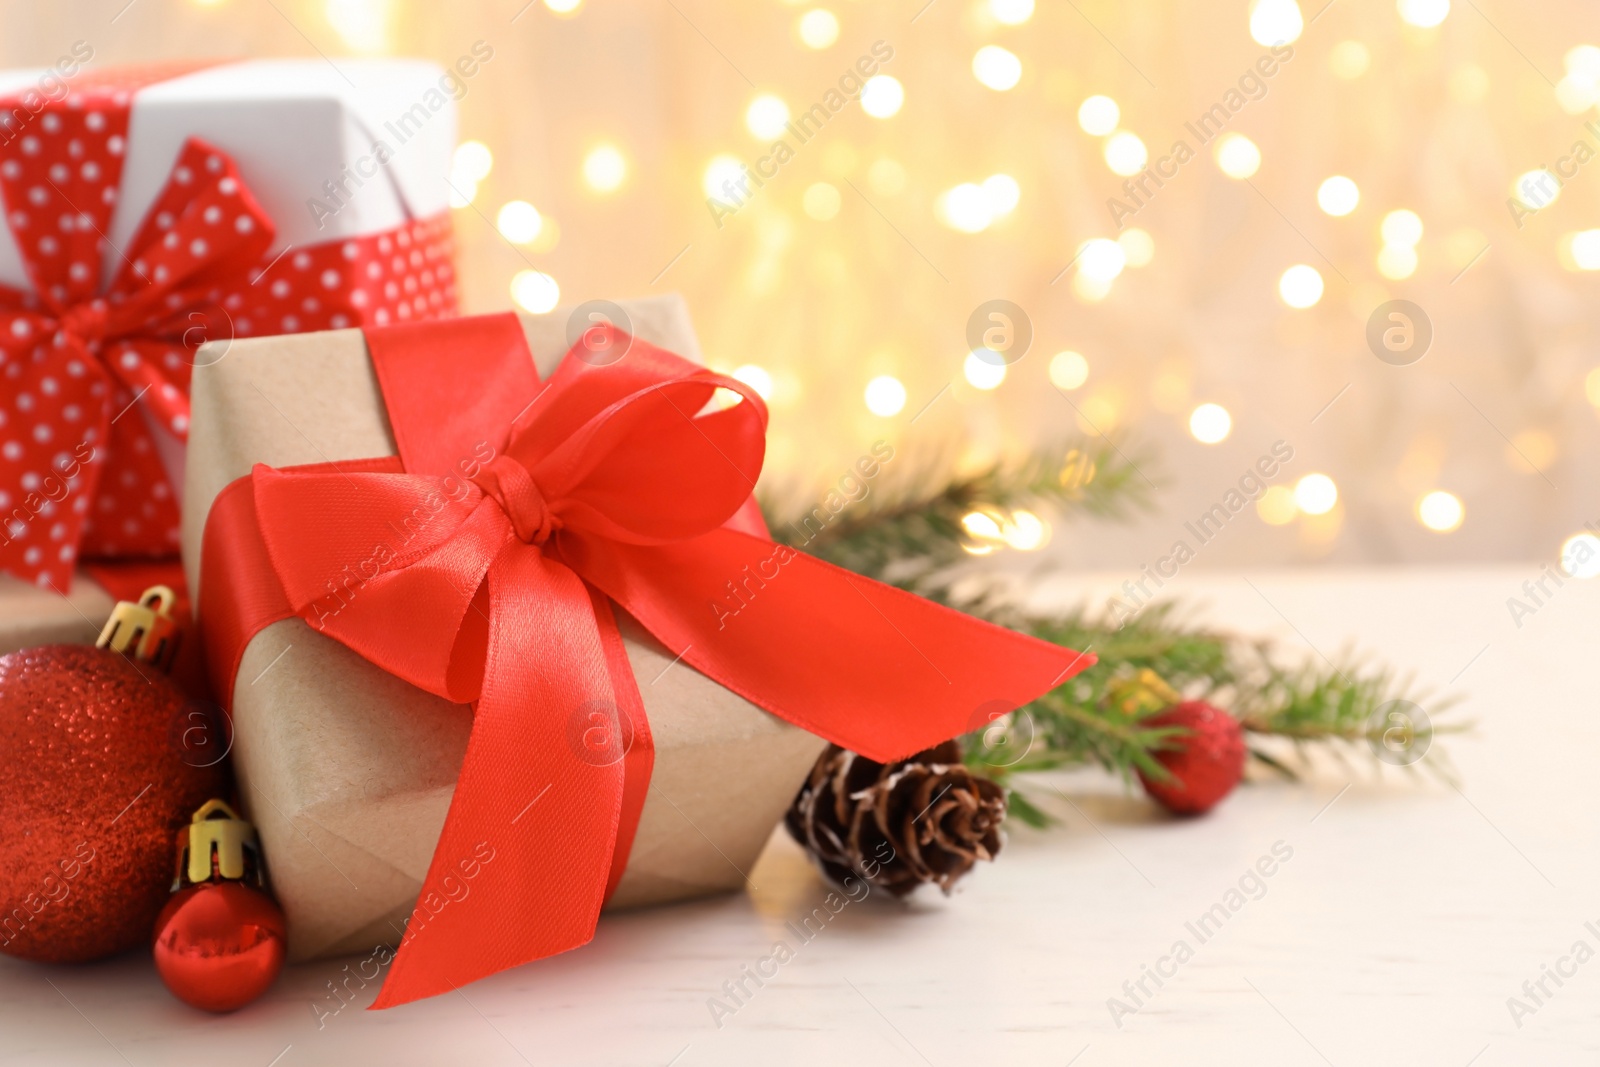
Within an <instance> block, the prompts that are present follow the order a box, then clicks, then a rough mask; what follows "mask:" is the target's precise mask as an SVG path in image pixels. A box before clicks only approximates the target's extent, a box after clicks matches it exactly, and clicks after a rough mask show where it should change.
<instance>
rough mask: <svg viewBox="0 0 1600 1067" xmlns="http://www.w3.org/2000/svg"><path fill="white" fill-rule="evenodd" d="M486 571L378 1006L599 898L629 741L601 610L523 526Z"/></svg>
mask: <svg viewBox="0 0 1600 1067" xmlns="http://www.w3.org/2000/svg"><path fill="white" fill-rule="evenodd" d="M488 581H489V604H490V622H489V646H488V655H487V661H486V663H485V669H484V685H483V692H482V695H481V696H480V697H479V700H478V703H477V705H476V706H475V709H474V719H473V726H472V737H471V739H470V740H469V741H468V743H467V754H466V758H465V760H464V762H463V764H462V767H461V776H460V778H459V779H458V780H457V782H456V791H455V796H454V798H453V799H452V801H451V804H450V812H449V814H448V816H447V817H446V818H445V825H444V832H443V833H442V834H441V835H440V838H439V844H438V847H437V848H436V849H435V851H434V854H433V860H432V863H431V864H430V866H429V869H428V875H427V878H426V879H425V880H424V882H423V885H422V892H421V894H420V895H419V897H418V899H417V906H416V909H415V910H414V911H413V912H412V914H411V918H410V920H409V921H408V925H407V929H406V931H405V934H404V936H403V938H402V939H401V942H400V948H399V951H398V953H397V954H396V956H395V960H394V963H393V964H392V965H391V967H390V970H389V976H388V978H387V980H386V981H385V982H384V985H383V989H382V990H381V991H380V993H379V994H378V998H377V1000H376V1001H374V1003H373V1005H372V1007H373V1008H374V1009H381V1008H388V1007H393V1006H394V1005H396V1004H404V1003H406V1002H408V1001H412V1000H417V999H420V998H422V997H429V996H434V995H437V994H439V993H448V992H450V991H452V990H454V989H456V988H458V987H460V986H462V985H465V984H467V983H469V982H473V981H476V980H477V979H479V978H483V977H485V976H487V975H490V974H494V973H495V972H497V971H502V970H505V969H507V968H509V967H516V966H518V965H520V964H523V963H527V962H529V961H531V960H536V959H539V958H541V957H544V956H552V955H555V954H556V953H559V952H565V951H566V950H568V949H572V948H577V947H578V946H580V945H583V944H585V943H587V942H588V941H589V940H590V939H591V938H592V937H593V936H594V929H595V924H596V922H597V921H598V919H599V916H600V907H601V904H602V903H603V902H604V898H605V893H606V885H607V880H608V879H607V876H608V873H609V871H610V868H611V863H612V851H613V843H614V842H615V841H616V838H617V829H618V820H619V817H620V814H621V810H622V801H623V794H624V763H625V753H624V751H623V746H622V744H621V731H620V730H619V729H618V711H617V707H618V701H617V698H616V694H615V689H614V687H613V684H612V675H611V670H610V668H609V666H608V658H607V650H606V647H605V639H604V638H603V636H602V633H601V622H600V621H599V620H597V618H596V615H595V608H594V604H593V602H592V601H591V599H590V592H589V590H588V589H587V588H586V587H585V585H584V583H583V582H582V580H581V579H579V578H578V576H577V575H575V574H573V573H572V572H571V571H570V570H568V569H567V568H566V567H564V566H562V565H561V564H560V563H557V562H555V561H553V560H552V559H550V558H549V557H548V556H546V555H544V554H543V553H541V552H540V551H539V550H537V549H534V548H531V547H529V546H527V545H523V544H521V543H519V542H510V543H508V544H507V546H506V547H505V548H504V549H502V551H501V553H500V555H499V556H498V557H497V558H496V560H495V562H494V565H493V566H492V567H491V568H490V571H489V575H488Z"/></svg>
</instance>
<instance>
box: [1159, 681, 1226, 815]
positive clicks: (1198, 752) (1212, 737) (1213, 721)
mask: <svg viewBox="0 0 1600 1067" xmlns="http://www.w3.org/2000/svg"><path fill="white" fill-rule="evenodd" d="M1144 722H1145V724H1146V725H1149V726H1182V727H1184V728H1186V729H1187V730H1189V731H1190V732H1189V733H1187V734H1185V735H1183V736H1180V737H1175V738H1173V740H1172V744H1174V745H1175V746H1176V747H1174V748H1169V749H1161V750H1159V751H1157V752H1154V753H1152V755H1154V756H1155V760H1156V762H1157V763H1159V764H1161V765H1162V766H1163V767H1165V768H1166V769H1167V771H1168V772H1170V774H1171V775H1172V777H1170V778H1167V779H1166V780H1164V781H1160V782H1157V781H1154V780H1152V779H1151V778H1150V777H1149V776H1147V775H1146V774H1145V773H1144V772H1143V771H1140V772H1139V781H1140V782H1142V783H1143V784H1144V791H1145V792H1146V793H1149V794H1150V795H1151V796H1152V797H1154V798H1155V799H1156V801H1157V802H1159V803H1160V804H1161V806H1162V807H1164V808H1166V809H1167V810H1168V811H1171V812H1174V813H1175V814H1178V815H1201V814H1204V813H1205V812H1208V811H1210V810H1211V809H1212V808H1214V807H1215V806H1216V805H1217V803H1218V802H1219V801H1221V800H1222V798H1223V797H1225V796H1227V795H1228V794H1229V793H1231V792H1233V787H1234V786H1236V785H1238V784H1239V779H1240V778H1241V777H1243V775H1244V761H1245V745H1244V731H1243V730H1242V729H1241V728H1240V726H1239V720H1237V719H1235V718H1234V717H1233V716H1232V715H1229V714H1228V713H1227V712H1225V711H1222V710H1221V709H1219V708H1216V707H1213V706H1212V705H1210V704H1207V703H1206V702H1205V701H1203V700H1185V701H1183V702H1181V703H1178V704H1174V705H1173V706H1172V707H1170V708H1168V709H1167V710H1166V711H1163V712H1161V713H1160V714H1157V715H1152V716H1150V717H1149V718H1148V719H1145V720H1144Z"/></svg>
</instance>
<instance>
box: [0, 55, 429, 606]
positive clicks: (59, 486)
mask: <svg viewBox="0 0 1600 1067" xmlns="http://www.w3.org/2000/svg"><path fill="white" fill-rule="evenodd" d="M187 69H188V68H187V67H185V68H173V69H171V70H169V69H167V68H161V67H148V68H144V67H138V68H123V69H117V70H107V71H103V72H101V73H100V74H98V75H95V76H91V75H87V74H85V75H80V76H79V78H78V79H77V80H76V81H75V82H74V87H73V89H72V91H71V92H70V93H68V94H66V95H65V96H63V97H61V98H60V99H53V100H49V101H43V102H41V100H40V98H39V97H38V94H37V93H33V92H32V91H30V92H28V93H23V94H21V95H18V96H12V97H3V98H0V194H3V195H4V198H5V216H6V224H7V226H8V227H9V228H10V231H11V235H12V237H13V239H14V240H15V243H16V246H17V251H18V252H19V254H20V256H21V259H22V264H23V266H24V268H25V270H26V272H27V276H28V280H29V281H30V282H31V289H30V290H29V291H22V290H18V289H11V288H8V287H5V286H0V571H3V572H6V573H9V574H13V575H16V576H18V577H21V578H24V579H26V580H28V581H32V582H36V583H37V584H39V585H41V586H46V587H53V588H56V589H59V590H65V589H67V588H68V585H69V583H70V581H71V576H72V571H73V565H74V563H75V561H77V560H78V559H79V558H80V557H82V558H84V559H92V558H98V559H125V558H158V557H172V556H175V555H176V554H177V551H178V540H179V534H178V499H177V493H176V492H175V491H174V488H173V485H172V482H171V481H170V480H169V477H168V466H169V464H168V463H165V462H163V458H162V456H163V453H165V454H166V455H167V456H168V458H169V459H173V458H175V457H176V456H177V455H180V454H181V448H182V443H183V442H184V441H185V440H186V438H187V436H188V430H189V378H190V374H191V372H192V370H193V366H194V359H195V353H196V350H197V349H198V348H199V347H200V345H202V344H204V343H206V342H207V341H227V340H230V339H232V338H234V337H245V336H250V335H253V334H271V333H295V332H298V331H301V330H326V329H340V328H343V327H346V326H356V325H361V324H363V323H367V322H372V323H376V324H379V325H382V324H384V323H387V322H390V321H401V322H403V321H406V320H408V319H430V318H437V317H440V316H448V315H452V314H454V313H455V307H456V297H455V280H454V272H453V270H452V267H451V262H450V261H451V256H452V238H451V232H450V220H449V217H448V215H445V214H441V215H438V216H434V217H430V218H421V219H412V220H410V221H407V222H404V223H402V224H401V225H399V226H398V227H396V228H395V229H392V230H386V231H382V232H379V233H374V234H366V235H362V236H359V237H351V238H346V239H343V240H331V241H326V242H322V243H319V244H312V245H306V246H301V247H296V248H293V249H291V248H289V247H285V248H283V249H281V250H275V246H274V232H275V231H274V227H273V224H272V221H271V219H270V218H269V217H268V215H267V214H266V212H265V211H264V210H263V209H262V208H261V206H260V205H259V203H257V201H256V199H255V198H254V197H253V196H252V195H251V193H250V191H249V189H248V188H246V186H245V183H244V182H243V181H242V180H241V178H240V176H239V173H238V171H237V169H236V167H235V165H234V162H233V160H232V159H230V158H229V157H228V155H227V154H226V153H224V152H222V151H220V150H218V149H217V148H215V147H213V146H212V145H209V144H207V143H206V142H204V141H202V140H200V139H198V138H190V139H189V140H188V141H187V142H186V143H185V144H184V145H183V148H182V149H181V151H180V152H179V153H178V157H177V159H176V160H175V161H174V163H173V166H172V169H171V171H170V172H169V174H168V176H167V180H166V183H165V185H164V186H163V187H162V189H161V192H160V194H159V195H158V196H157V197H156V199H155V201H154V203H152V204H151V205H150V207H149V209H148V210H147V211H146V212H145V214H144V217H143V218H142V219H141V221H140V223H139V226H138V228H137V231H136V232H135V234H134V236H133V238H132V240H130V241H127V242H126V243H125V244H122V245H120V246H119V245H118V244H116V243H113V241H112V240H111V238H110V236H109V235H110V234H111V233H112V231H113V226H112V217H113V212H114V210H115V208H116V205H117V202H118V199H119V194H120V191H121V183H122V174H123V160H124V155H125V153H126V149H127V138H128V128H129V116H130V111H131V106H132V100H133V95H134V94H135V93H136V92H137V90H138V89H139V88H140V87H142V86H144V85H148V84H150V83H152V82H155V81H160V80H162V79H163V78H164V77H168V76H171V75H172V74H173V73H183V72H184V71H185V70H187ZM208 351H218V349H217V348H213V349H211V350H208ZM221 354H222V353H221V352H219V354H218V356H217V357H215V358H221ZM173 465H174V466H175V464H173Z"/></svg>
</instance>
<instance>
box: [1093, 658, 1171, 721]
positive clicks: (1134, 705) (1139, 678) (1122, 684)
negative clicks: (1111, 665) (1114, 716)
mask: <svg viewBox="0 0 1600 1067" xmlns="http://www.w3.org/2000/svg"><path fill="white" fill-rule="evenodd" d="M1106 692H1107V695H1109V696H1110V697H1111V699H1112V702H1113V703H1115V704H1116V705H1117V707H1118V708H1120V709H1121V710H1122V712H1123V714H1125V715H1136V714H1138V713H1140V712H1148V711H1161V710H1162V709H1164V708H1170V707H1171V706H1172V705H1174V704H1178V703H1181V702H1182V700H1183V694H1182V693H1180V692H1178V691H1177V690H1176V689H1174V688H1172V686H1170V685H1168V684H1167V680H1166V679H1165V678H1163V677H1161V675H1159V674H1157V673H1156V672H1155V671H1153V670H1151V669H1150V668H1149V667H1143V668H1141V669H1140V670H1139V672H1138V673H1137V674H1135V675H1134V676H1133V677H1131V678H1119V679H1117V680H1116V681H1114V682H1112V683H1111V684H1110V685H1108V686H1107V687H1106Z"/></svg>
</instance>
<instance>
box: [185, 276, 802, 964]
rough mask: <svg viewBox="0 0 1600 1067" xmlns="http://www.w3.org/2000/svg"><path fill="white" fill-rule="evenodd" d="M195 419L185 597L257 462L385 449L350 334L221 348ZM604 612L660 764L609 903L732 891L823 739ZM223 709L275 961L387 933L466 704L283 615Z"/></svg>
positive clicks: (406, 897) (655, 332) (205, 375)
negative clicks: (268, 908)
mask: <svg viewBox="0 0 1600 1067" xmlns="http://www.w3.org/2000/svg"><path fill="white" fill-rule="evenodd" d="M620 303H621V304H622V306H623V307H624V309H625V310H626V311H627V312H628V314H629V315H630V316H631V320H632V322H631V330H630V332H632V333H633V334H634V335H635V336H637V337H639V338H641V339H643V340H645V341H647V342H650V343H652V344H655V345H657V346H659V347H662V348H665V349H668V350H670V351H673V352H676V353H678V354H679V355H681V356H684V357H685V358H688V359H692V360H695V361H699V359H700V354H699V348H698V345H697V344H696V341H695V337H694V333H693V331H692V328H691V326H690V323H689V317H688V313H687V311H686V309H685V307H684V305H683V303H682V301H681V300H680V299H678V298H677V297H663V298H654V299H647V300H638V301H631V302H630V301H621V302H620ZM567 318H568V314H567V311H566V310H564V309H558V310H556V311H555V312H553V313H551V314H549V315H545V316H539V317H531V316H524V317H523V318H522V323H523V327H524V332H525V334H526V336H527V339H528V344H529V348H530V349H531V350H532V352H533V357H534V360H535V363H536V364H537V367H538V370H539V374H540V377H541V378H544V377H547V376H548V375H549V374H550V373H551V372H552V371H553V370H554V368H555V366H556V365H557V363H558V362H559V361H560V359H561V357H562V356H563V355H564V354H565V352H566V350H567V348H568V343H567V340H566V338H565V327H566V323H567ZM194 412H195V419H194V431H193V436H192V442H191V443H192V448H191V452H190V458H189V467H188V492H187V501H188V503H187V508H186V511H185V514H184V536H183V542H184V561H185V567H186V569H187V572H188V575H189V582H190V585H191V588H192V589H195V590H196V591H197V595H196V600H197V601H198V599H199V598H198V582H199V580H200V546H201V543H202V533H203V530H204V528H205V522H206V516H207V514H208V512H209V510H210V508H211V505H212V502H213V501H214V500H215V499H216V496H217V494H218V493H219V492H220V491H221V490H222V489H223V488H224V487H225V486H226V485H228V483H230V482H232V481H233V480H234V479H236V478H239V477H241V476H243V475H246V474H248V473H249V472H250V470H251V467H252V465H253V464H256V463H264V464H268V465H270V466H274V467H287V466H293V465H297V464H310V463H324V462H329V461H332V462H338V461H341V460H357V459H367V458H372V457H379V456H391V455H394V454H395V445H394V442H393V440H392V438H391V436H390V430H389V426H388V422H387V418H386V416H385V412H384V408H383V402H382V398H381V396H380V393H379V389H378V384H377V381H376V378H375V376H374V373H373V370H372V367H371V363H370V361H369V358H368V355H367V348H366V342H365V340H364V338H363V335H362V334H361V332H360V331H358V330H342V331H335V332H327V333H317V334H302V335H297V336H284V337H274V338H264V339H259V340H249V341H241V342H236V343H235V344H234V345H233V346H232V348H231V349H230V350H229V352H228V354H227V358H225V359H221V360H218V361H216V362H215V363H213V364H209V365H204V366H203V367H202V369H201V370H200V371H199V372H198V373H197V374H196V376H195V382H194ZM201 622H202V626H203V625H204V622H205V620H203V619H202V620H201ZM619 622H620V623H621V625H622V632H623V638H624V641H625V643H626V646H627V652H628V657H629V660H630V663H631V665H632V667H633V672H634V675H635V677H636V678H637V679H638V680H639V683H640V685H639V688H640V691H641V693H642V694H643V697H644V705H645V710H646V712H647V714H648V717H649V721H650V728H651V731H652V733H653V735H654V739H655V746H656V756H655V768H654V772H653V774H652V776H651V790H650V792H649V795H648V799H647V800H646V801H645V805H644V810H643V813H642V815H641V817H640V821H639V826H638V831H637V835H636V837H635V839H634V843H633V848H632V851H631V852H630V854H629V858H628V865H627V869H626V872H625V873H624V875H623V877H622V880H621V882H620V883H619V885H618V887H617V890H616V892H615V894H614V895H613V896H612V898H611V900H610V902H609V904H608V907H609V908H613V909H614V908H621V907H629V906H637V905H644V904H651V903H658V902H665V901H671V900H678V899H683V898H687V897H693V896H698V895H702V894H706V893H712V892H718V891H724V890H731V889H737V888H739V887H740V886H742V885H743V884H744V880H745V878H744V874H743V873H742V872H747V871H749V869H750V867H751V865H752V864H753V863H754V862H755V859H756V857H757V855H758V854H759V853H760V851H761V849H762V848H763V846H764V845H765V844H766V842H767V840H768V837H769V836H770V834H771V832H772V829H773V827H774V826H775V825H776V824H777V822H778V820H779V819H780V818H781V817H782V814H783V812H784V810H785V809H786V808H787V806H788V804H789V802H790V800H791V799H792V798H793V796H794V793H795V790H796V789H798V788H799V785H800V783H801V781H802V780H803V779H804V778H805V775H806V773H807V771H808V770H809V769H810V767H811V765H812V763H813V762H814V761H815V759H816V757H817V755H818V753H819V752H820V751H821V749H822V748H823V746H824V744H825V742H823V741H822V740H821V739H820V738H818V737H815V736H814V735H812V734H809V733H807V732H805V731H804V730H801V729H799V728H797V727H795V726H792V725H789V724H788V723H785V722H783V721H781V720H779V719H778V718H776V717H774V716H772V715H769V714H768V713H766V712H765V711H762V710H761V709H759V708H757V707H756V706H755V705H753V704H751V703H749V702H747V701H745V700H744V699H742V698H740V697H738V696H735V695H734V694H733V693H731V692H729V691H728V690H726V689H723V688H722V687H721V686H719V685H717V684H716V683H715V682H712V681H711V680H709V679H708V678H706V677H704V676H703V675H700V674H698V673H697V672H695V671H694V670H693V669H692V668H689V667H687V666H686V665H684V664H681V663H679V664H677V665H674V657H673V656H672V654H671V653H669V652H668V651H667V650H666V649H665V648H664V647H662V646H661V645H660V644H659V643H657V642H656V641H655V639H654V638H652V637H651V636H650V635H648V634H647V633H645V632H644V631H643V630H642V629H641V628H639V627H638V626H637V624H633V623H631V622H630V621H629V620H628V619H627V618H626V616H625V615H621V614H620V613H619ZM233 717H234V718H233V721H234V731H235V736H234V745H233V758H234V768H235V770H236V772H237V774H238V779H239V788H240V796H241V799H242V801H243V803H244V806H245V808H246V810H247V811H248V812H249V817H250V818H251V819H252V820H253V821H254V822H255V823H256V825H257V827H258V830H259V832H260V834H261V838H262V842H263V847H264V850H265V853H266V858H267V865H268V870H269V873H270V876H271V879H272V884H273V887H274V889H275V891H276V892H277V894H278V897H279V899H280V901H281V903H282V904H283V908H284V912H285V914H286V916H287V918H288V922H289V948H290V958H291V959H295V960H305V959H310V958H315V957H320V956H328V955H335V954H342V953H349V952H356V951H363V950H366V949H369V948H371V947H372V946H374V945H376V944H379V943H385V942H387V943H389V944H395V943H397V939H398V938H399V936H400V932H401V930H402V928H403V923H404V921H405V919H406V917H407V916H408V915H409V914H410V913H411V911H412V909H413V906H414V905H415V902H416V898H417V894H418V890H419V888H420V887H421V884H422V880H423V878H424V876H425V874H426V873H427V869H428V863H429V860H430V858H431V857H432V855H433V852H434V846H435V843H436V842H437V841H438V839H439V834H440V830H441V828H442V827H443V825H444V819H445V814H446V811H447V809H448V807H449V804H450V799H451V795H452V792H453V789H454V783H455V780H456V776H457V773H458V771H459V768H460V765H461V761H462V758H463V755H464V753H465V751H466V744H467V737H468V733H469V731H470V728H471V721H472V714H471V711H470V709H469V708H467V707H465V706H461V705H454V704H450V703H448V702H446V701H444V700H442V699H440V698H438V697H435V696H433V695H430V694H428V693H425V692H423V691H422V690H420V689H416V688H414V687H412V686H411V685H409V684H407V683H405V682H403V681H401V680H399V679H397V678H395V677H393V676H392V675H389V674H386V673H385V672H383V671H382V670H381V669H379V668H378V667H376V666H374V665H372V664H371V663H369V662H367V661H366V660H364V659H362V658H361V657H360V656H358V655H357V654H356V653H354V652H352V651H350V650H349V649H347V648H346V647H344V646H343V645H341V644H339V643H337V642H335V641H334V640H332V639H331V638H328V637H325V636H323V635H322V634H319V633H317V632H316V631H314V630H313V629H312V628H311V627H310V626H308V625H307V624H306V623H305V622H303V621H302V620H300V619H298V618H295V619H289V620H285V621H282V622H278V623H274V624H273V625H271V626H269V627H268V628H266V629H265V630H263V631H261V633H260V634H258V635H257V636H256V638H255V639H254V640H253V641H252V642H251V643H250V645H249V646H248V647H247V648H246V650H245V653H244V658H243V660H242V662H241V663H240V666H239V670H238V675H237V682H236V684H235V688H234V693H233ZM530 906H532V905H531V903H530Z"/></svg>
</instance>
